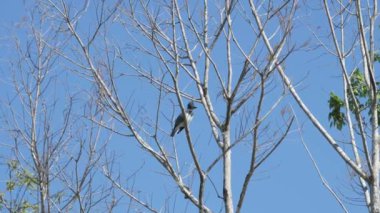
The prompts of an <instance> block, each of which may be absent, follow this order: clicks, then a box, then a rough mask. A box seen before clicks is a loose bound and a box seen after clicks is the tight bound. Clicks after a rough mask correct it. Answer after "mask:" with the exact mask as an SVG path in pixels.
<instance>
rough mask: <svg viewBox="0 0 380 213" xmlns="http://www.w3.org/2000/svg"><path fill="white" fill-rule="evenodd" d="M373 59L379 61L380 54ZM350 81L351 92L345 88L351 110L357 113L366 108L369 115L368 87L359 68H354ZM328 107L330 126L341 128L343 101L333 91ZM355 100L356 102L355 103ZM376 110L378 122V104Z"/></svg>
mask: <svg viewBox="0 0 380 213" xmlns="http://www.w3.org/2000/svg"><path fill="white" fill-rule="evenodd" d="M375 61H378V62H380V55H378V54H375ZM350 83H351V87H352V93H351V92H350V91H349V90H348V89H347V91H346V92H347V94H348V104H349V107H350V110H351V112H353V113H354V114H358V113H360V112H362V111H364V110H368V115H369V117H371V115H372V112H371V107H370V106H371V104H372V100H371V94H370V88H369V87H368V85H367V84H366V81H365V77H364V75H363V74H362V72H360V70H359V69H356V70H354V72H353V73H352V74H351V77H350ZM376 85H377V86H380V82H376ZM376 96H377V97H376V98H377V99H379V98H380V92H378V93H377V95H376ZM328 102H329V107H330V113H329V116H328V119H329V121H330V126H334V127H336V128H337V129H338V130H342V128H343V126H344V125H345V124H346V122H345V114H344V113H343V112H342V110H343V108H344V107H345V105H344V101H343V100H342V99H341V98H340V97H339V96H337V95H335V94H334V93H333V92H331V93H330V98H329V101H328ZM355 102H356V104H355ZM377 112H378V121H379V124H380V106H379V105H378V106H377Z"/></svg>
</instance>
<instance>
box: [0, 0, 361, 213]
mask: <svg viewBox="0 0 380 213" xmlns="http://www.w3.org/2000/svg"><path fill="white" fill-rule="evenodd" d="M189 2H190V1H189ZM25 14H26V13H25V8H24V6H23V3H22V1H14V0H3V1H1V5H0V58H1V59H0V70H1V72H0V74H1V75H5V73H7V72H6V65H5V64H6V61H7V60H8V57H10V56H11V54H9V53H10V52H11V51H12V50H11V49H10V46H9V45H8V43H7V42H8V39H10V38H11V37H12V36H17V35H18V34H17V33H18V30H17V29H16V30H13V29H14V27H15V26H16V24H17V22H19V21H20V20H21V19H22V18H23V16H25ZM299 16H300V19H302V18H303V16H305V17H307V21H304V22H302V21H299V22H298V25H297V26H296V33H295V35H293V40H300V43H301V41H305V40H307V39H311V42H315V40H313V39H312V36H311V33H310V32H309V31H308V30H307V28H306V27H305V25H306V24H308V23H312V24H315V25H321V26H323V24H321V22H322V21H324V22H325V21H326V20H323V19H321V16H320V14H318V13H317V12H311V11H306V10H305V11H301V12H300V13H299ZM302 24H305V25H302ZM326 24H327V23H326ZM83 30H84V31H85V30H86V29H83ZM116 32H117V31H116ZM117 33H118V32H117ZM121 36H123V35H118V34H115V35H114V37H115V38H117V37H119V39H120V40H122V38H120V37H121ZM19 38H20V39H22V38H23V37H22V36H20V37H19ZM323 54H324V53H323V52H321V51H320V50H315V51H309V52H297V53H296V54H294V55H292V56H291V57H290V58H289V60H288V61H287V63H286V68H287V70H288V73H289V74H290V76H291V77H292V79H293V82H298V81H301V80H302V83H301V84H300V85H299V86H298V88H299V91H300V94H301V96H302V97H303V98H304V100H305V102H306V103H307V104H309V105H310V108H311V110H312V111H313V112H314V113H315V114H316V115H317V117H319V118H321V120H322V121H323V123H324V124H325V126H326V127H328V125H329V124H328V121H327V114H328V103H327V100H328V95H329V93H330V91H335V92H337V93H338V94H339V93H341V91H340V90H341V88H340V85H341V81H340V79H339V78H337V77H336V76H338V74H339V72H338V71H337V63H336V61H334V60H329V59H328V57H327V56H326V55H323ZM321 55H322V56H321ZM151 66H152V67H154V65H151ZM121 68H125V67H122V66H121ZM7 78H8V76H0V79H7ZM121 82H122V81H121ZM2 83H3V80H0V84H2ZM147 86H149V84H147V83H143V82H141V81H136V82H135V83H132V84H125V85H120V90H124V89H125V90H128V91H129V92H130V94H133V93H135V95H133V98H134V104H135V106H140V108H141V109H142V110H143V112H145V113H146V115H147V116H152V115H154V112H152V111H151V109H152V108H154V106H156V98H157V93H156V92H153V91H154V90H147V89H146V88H147ZM4 88H5V87H4ZM8 89H9V87H8ZM189 91H190V92H194V91H192V90H191V89H189ZM8 92H10V91H4V90H2V91H0V97H4V94H7V93H8ZM123 98H127V96H125V97H123ZM171 99H173V100H175V99H174V97H171ZM167 106H169V105H167ZM283 106H292V107H293V108H294V110H295V111H296V114H297V116H298V120H299V122H300V124H301V125H302V130H303V132H302V133H303V137H304V139H305V142H306V143H307V145H308V146H309V148H310V150H311V152H312V154H313V156H314V158H315V159H316V161H317V162H318V165H319V167H320V169H321V172H322V173H323V175H324V177H325V178H326V179H327V180H328V182H329V184H330V185H331V186H332V187H333V188H334V189H335V190H336V191H337V192H338V194H339V195H340V197H341V198H342V199H343V200H345V201H347V202H346V203H345V204H346V206H347V207H348V208H349V210H350V212H358V213H360V212H367V211H366V208H365V207H361V206H357V205H352V203H351V201H350V200H349V199H347V198H356V197H357V195H355V194H354V193H352V190H351V189H350V187H351V185H350V184H351V182H350V177H349V174H348V169H347V167H346V166H345V164H344V163H343V161H342V160H341V159H340V158H339V157H338V155H337V154H336V153H335V152H334V151H333V150H332V148H331V147H330V145H328V143H327V142H326V141H325V139H324V138H323V137H321V135H320V134H319V133H318V132H317V131H316V130H315V129H314V128H313V127H312V126H311V124H310V122H308V121H307V119H306V118H305V116H304V115H303V113H302V112H301V111H300V109H299V108H298V107H297V105H296V104H295V103H294V102H293V100H292V99H291V97H288V98H286V99H285V100H284V102H283ZM170 107H171V106H170ZM170 107H169V108H170ZM171 110H172V108H170V109H167V110H164V112H163V113H164V114H165V115H167V116H170V115H171ZM178 111H179V109H176V113H178ZM196 113H197V114H196V116H195V118H194V120H193V122H192V124H191V129H192V132H193V134H194V135H193V138H194V139H195V141H196V146H195V147H196V149H197V150H199V153H200V156H201V161H202V162H205V163H207V164H208V163H209V162H210V158H209V156H208V150H210V149H216V146H215V144H214V143H213V142H209V138H210V130H208V129H207V126H206V125H205V124H203V122H202V120H203V119H206V117H205V115H204V112H203V111H201V109H198V111H196ZM163 123H164V125H163V128H166V129H168V131H170V128H171V124H170V123H169V122H165V121H163ZM296 127H297V126H294V127H293V131H291V134H290V135H289V137H288V138H287V139H286V140H285V142H284V143H283V144H282V145H281V146H280V148H279V149H278V150H277V151H276V152H275V154H274V155H273V156H272V157H271V158H270V159H269V160H268V161H267V162H266V163H265V165H263V166H262V167H261V168H260V169H259V170H258V171H257V174H256V175H255V176H254V177H253V181H252V182H251V188H250V190H249V191H248V199H247V200H246V207H245V208H244V210H245V211H244V212H265V213H275V212H294V213H298V212H299V213H303V212H308V213H320V212H342V210H341V208H340V207H339V205H338V204H337V202H336V201H335V200H334V198H333V197H332V196H331V194H330V193H329V192H328V191H327V189H326V188H325V187H323V185H322V182H321V180H320V179H319V177H318V175H317V172H316V170H315V169H314V168H313V165H312V162H311V161H310V159H309V157H308V155H307V153H306V151H305V149H304V147H303V145H302V143H301V141H300V136H299V134H298V132H297V131H295V129H296ZM205 129H207V131H205ZM340 134H341V133H336V135H337V136H338V137H342V138H343V136H341V135H340ZM130 140H132V139H129V138H127V139H125V138H121V137H117V136H115V137H114V138H113V139H112V142H111V145H112V149H114V151H115V153H116V154H115V156H118V157H117V161H118V163H117V165H119V166H120V169H121V171H123V172H125V174H126V175H128V174H130V173H132V172H133V171H135V170H136V169H138V168H139V167H140V166H141V165H144V167H143V169H142V171H140V172H139V173H138V174H137V178H136V180H135V186H134V187H135V189H138V190H139V191H140V196H141V197H142V198H150V197H151V200H152V201H153V205H154V206H155V207H160V206H162V205H163V204H164V198H165V197H166V195H167V194H171V193H172V192H175V190H176V188H175V187H174V185H173V183H172V181H171V180H167V178H166V177H165V176H163V175H162V174H161V173H160V171H161V168H160V167H159V165H158V164H157V163H156V162H154V161H152V160H151V159H150V158H149V157H148V156H147V154H144V153H143V152H142V151H141V149H140V148H139V147H138V146H137V145H135V144H134V143H133V142H132V141H130ZM168 140H169V139H168ZM181 142H185V141H184V136H183V134H181V135H179V136H178V137H177V143H181ZM168 143H169V142H168ZM245 149H246V147H245V146H240V147H238V148H237V149H236V150H235V152H234V153H233V158H235V159H237V158H239V157H240V156H239V155H240V154H238V153H242V155H244V152H245ZM186 150H187V149H186V147H181V145H179V150H178V152H179V153H186V152H187V151H186ZM1 151H4V148H2V147H0V152H1ZM210 152H211V151H210ZM213 153H215V152H213ZM186 155H187V154H186ZM184 158H187V157H184ZM188 167H189V165H186V164H184V166H183V168H185V169H186V168H188ZM246 169H247V165H239V164H234V165H233V171H234V180H233V181H234V182H233V185H234V186H238V187H236V189H240V187H241V181H242V179H243V176H241V177H239V176H238V175H236V174H244V171H245V170H246ZM184 172H185V171H184ZM147 174H148V175H147ZM219 177H220V176H219ZM213 181H214V182H216V183H217V184H218V183H219V184H220V183H221V181H222V180H221V179H220V180H213ZM159 182H162V184H157V183H159ZM3 184H4V183H3V182H0V189H3V188H4V186H3ZM219 186H220V185H219ZM219 190H220V188H219ZM235 192H237V191H236V190H235ZM208 193H209V194H206V203H207V197H214V196H215V194H213V193H212V190H208ZM219 193H222V192H221V191H219ZM342 194H344V196H342ZM176 196H177V200H178V206H180V210H181V209H184V210H185V209H186V205H184V203H183V199H182V198H183V196H182V195H181V194H176ZM235 200H237V193H235ZM209 205H210V206H211V207H217V206H219V205H220V203H209ZM180 210H179V211H180ZM191 210H192V209H191V208H190V210H188V211H189V212H191ZM121 212H122V211H121Z"/></svg>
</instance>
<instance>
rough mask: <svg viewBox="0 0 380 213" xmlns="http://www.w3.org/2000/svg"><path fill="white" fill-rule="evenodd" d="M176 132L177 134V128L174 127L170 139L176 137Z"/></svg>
mask: <svg viewBox="0 0 380 213" xmlns="http://www.w3.org/2000/svg"><path fill="white" fill-rule="evenodd" d="M175 132H176V128H175V127H174V128H173V130H172V133H171V134H170V137H174V135H175Z"/></svg>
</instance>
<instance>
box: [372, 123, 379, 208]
mask: <svg viewBox="0 0 380 213" xmlns="http://www.w3.org/2000/svg"><path fill="white" fill-rule="evenodd" d="M373 131H374V135H373V155H372V171H373V174H372V178H371V201H372V202H371V212H372V213H380V194H379V193H380V189H379V183H380V181H379V170H380V162H379V154H380V153H379V151H380V144H379V142H380V141H379V139H380V138H379V134H378V132H377V129H375V130H373Z"/></svg>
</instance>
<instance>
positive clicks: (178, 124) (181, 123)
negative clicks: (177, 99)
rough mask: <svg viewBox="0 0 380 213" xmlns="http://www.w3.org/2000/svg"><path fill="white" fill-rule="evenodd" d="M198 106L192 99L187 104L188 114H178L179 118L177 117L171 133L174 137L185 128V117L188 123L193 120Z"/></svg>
mask: <svg viewBox="0 0 380 213" xmlns="http://www.w3.org/2000/svg"><path fill="white" fill-rule="evenodd" d="M196 108H197V107H196V106H194V102H192V101H191V102H190V103H189V104H187V109H186V111H185V114H186V116H184V115H183V113H181V114H180V115H178V117H177V119H175V124H174V128H173V130H172V133H171V134H170V136H171V137H173V136H174V135H175V134H176V133H177V134H178V133H180V132H181V131H182V130H183V128H185V117H186V120H187V124H189V123H190V122H191V120H192V119H193V110H194V109H196Z"/></svg>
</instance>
